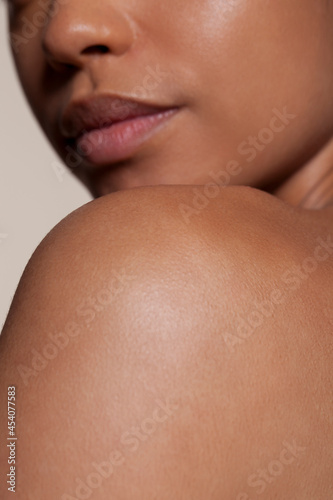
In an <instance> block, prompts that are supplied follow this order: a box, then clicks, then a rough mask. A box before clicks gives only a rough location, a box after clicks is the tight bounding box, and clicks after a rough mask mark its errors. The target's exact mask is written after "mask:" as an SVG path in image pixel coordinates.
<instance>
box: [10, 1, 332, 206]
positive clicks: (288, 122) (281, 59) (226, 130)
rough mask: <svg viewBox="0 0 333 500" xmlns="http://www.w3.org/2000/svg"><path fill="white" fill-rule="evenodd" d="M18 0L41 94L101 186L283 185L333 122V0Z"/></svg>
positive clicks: (44, 116)
mask: <svg viewBox="0 0 333 500" xmlns="http://www.w3.org/2000/svg"><path fill="white" fill-rule="evenodd" d="M8 1H9V2H10V6H9V19H10V31H11V46H12V50H13V54H14V58H15V62H16V65H17V69H18V73H19V77H20V79H21V82H22V85H23V88H24V91H25V93H26V95H27V97H28V100H29V102H30V104H31V107H32V109H33V111H34V113H35V115H36V117H37V119H38V121H39V122H40V124H41V126H42V128H43V129H44V131H45V133H46V135H47V136H48V138H49V140H50V141H51V143H52V144H53V146H54V147H55V149H56V150H57V151H58V153H59V155H60V156H61V157H62V158H63V160H64V161H65V162H66V163H67V165H68V166H69V167H70V168H72V169H73V172H74V173H75V174H76V175H77V176H78V177H79V178H80V179H81V180H82V181H83V182H84V183H85V184H86V185H87V186H88V187H89V188H90V189H91V191H92V192H93V193H94V195H95V196H100V195H103V194H106V193H108V192H111V191H115V190H118V189H125V188H131V187H134V186H141V185H155V184H206V183H220V184H248V185H252V186H255V187H262V188H263V187H265V186H270V185H277V184H278V183H280V182H282V181H283V179H284V178H285V177H286V176H289V175H290V174H291V173H292V172H293V171H295V170H297V169H298V168H299V167H300V166H301V165H302V164H303V163H304V162H306V161H307V160H308V159H310V158H311V157H312V156H313V155H314V154H315V153H316V151H318V150H319V149H320V148H321V147H322V146H323V145H324V143H325V142H326V141H328V139H329V138H330V137H331V135H332V132H333V99H332V97H333V6H332V4H331V2H330V1H329V0H293V1H292V2H291V1H290V0H278V1H277V0H168V1H167V2H164V1H162V0H8ZM118 98H121V99H125V100H128V101H129V102H128V103H126V102H123V101H121V100H119V99H118ZM117 99H118V100H117ZM133 101H134V102H133ZM136 101H138V103H139V104H138V103H137V102H136ZM142 103H143V104H146V105H150V106H154V109H150V108H147V109H146V108H144V107H142ZM159 108H163V109H159ZM167 110H170V112H167ZM171 110H173V111H171ZM157 111H161V112H162V114H156V113H157ZM140 113H141V115H142V114H147V113H149V114H152V113H154V117H153V118H152V117H151V118H150V119H148V118H147V117H146V118H141V119H140V118H138V116H137V115H140ZM131 116H132V120H133V119H134V117H136V120H135V122H134V121H132V122H131V123H132V125H131V126H129V125H128V124H129V123H130V122H127V124H126V122H124V123H123V124H119V123H118V125H117V126H116V125H113V127H117V128H112V126H111V128H110V124H111V122H112V121H113V122H115V121H116V120H119V119H121V120H124V119H125V118H126V117H127V118H128V119H129V118H131ZM111 118H112V119H111ZM135 123H136V125H135ZM133 124H134V125H133ZM92 127H100V128H101V127H103V130H99V131H97V132H96V131H95V132H89V131H90V130H91V128H92ZM134 128H135V130H136V132H133V129H134Z"/></svg>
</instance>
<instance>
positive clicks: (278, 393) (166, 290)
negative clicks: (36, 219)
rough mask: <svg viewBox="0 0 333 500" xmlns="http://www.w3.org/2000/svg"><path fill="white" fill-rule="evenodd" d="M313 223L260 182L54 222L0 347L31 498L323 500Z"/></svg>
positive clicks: (326, 355)
mask: <svg viewBox="0 0 333 500" xmlns="http://www.w3.org/2000/svg"><path fill="white" fill-rule="evenodd" d="M207 201H208V202H207ZM318 221H319V219H318V218H316V217H315V216H314V215H311V214H310V215H308V216H304V214H303V213H302V212H300V211H299V210H296V209H292V208H290V207H287V206H286V205H284V204H283V203H282V202H280V201H279V200H276V199H275V198H273V197H272V196H269V195H266V194H265V193H261V192H260V191H257V190H254V189H251V188H241V187H239V188H238V187H235V188H225V189H224V190H222V191H221V193H220V195H219V196H218V197H211V198H208V197H207V193H206V194H205V191H204V187H202V188H199V187H191V186H172V187H167V186H161V187H154V188H140V189H135V190H130V191H126V192H120V193H116V194H114V195H110V196H106V197H103V198H101V199H98V200H95V201H94V202H91V203H89V204H87V205H85V206H83V207H81V208H80V209H79V210H77V211H75V212H73V213H72V214H70V215H69V216H68V217H67V218H66V219H64V220H63V221H62V222H61V223H60V224H59V225H58V226H56V227H55V228H54V229H53V230H52V231H51V232H50V234H49V235H48V236H47V237H46V238H45V239H44V240H43V242H42V243H41V244H40V245H39V247H38V248H37V250H36V252H35V254H34V255H33V257H32V259H31V260H30V262H29V264H28V266H27V268H26V270H25V273H24V275H23V277H22V280H21V283H20V285H19V287H18V290H17V293H16V296H15V299H14V302H13V305H12V309H11V311H10V314H9V317H8V320H7V322H6V325H5V328H4V333H3V335H2V336H1V338H0V365H1V373H0V381H1V385H3V386H5V385H10V386H16V387H17V388H18V402H17V403H18V416H19V417H18V423H19V428H20V439H21V444H20V446H21V450H22V454H21V458H20V478H21V484H22V488H23V489H24V493H25V494H26V498H41V492H43V491H46V488H47V490H48V498H49V499H50V500H53V499H54V500H55V499H56V498H57V499H59V498H60V499H61V500H73V498H83V497H86V498H88V497H89V496H90V495H92V493H93V492H94V494H95V498H98V499H100V500H106V499H108V498H110V496H111V495H112V496H114V497H121V498H124V500H129V499H137V500H139V499H141V498H155V497H156V496H158V497H159V498H161V499H163V500H171V499H175V498H176V499H177V498H193V499H194V498H198V499H202V498H207V499H210V498H211V499H213V498H222V497H225V498H235V499H237V500H250V499H251V498H252V497H253V496H254V495H256V494H261V493H263V492H264V491H266V490H267V494H268V497H273V496H274V497H276V498H284V497H293V498H304V499H306V500H308V499H309V500H310V498H313V492H315V493H316V498H318V499H320V500H324V499H327V498H328V497H329V488H330V481H331V477H332V460H331V449H332V443H333V437H332V421H331V414H332V398H331V397H330V395H331V394H332V391H333V387H332V382H331V378H332V377H331V366H332V320H333V319H332V295H330V293H331V284H330V283H331V277H332V260H333V248H332V238H331V235H330V234H329V227H326V226H325V224H326V223H325V222H324V221H323V222H320V221H319V222H318ZM1 397H2V398H3V397H4V396H3V394H2V396H1ZM45 401H47V405H46V406H45ZM4 407H5V401H1V409H0V411H3V410H2V409H3V408H4ZM50 416H52V418H50ZM0 418H1V421H2V420H5V415H4V413H0ZM24 429H25V430H24ZM41 430H42V431H43V432H41ZM23 450H24V451H23ZM46 450H47V454H46V453H45V451H46ZM64 450H67V451H66V453H64ZM1 453H3V452H2V451H1V452H0V454H1ZM0 457H1V458H3V457H2V455H0ZM37 462H40V463H43V468H42V470H43V471H44V473H42V474H41V475H40V477H37V476H36V473H35V472H34V467H33V464H35V463H37ZM272 464H275V465H272ZM276 464H278V465H276ZM314 464H315V465H314ZM259 470H260V471H264V473H261V472H258V471H259ZM277 470H278V471H279V474H280V475H281V478H279V477H278V474H277V472H276V471H277ZM198 471H200V473H198ZM282 472H283V476H282ZM111 476H112V481H110V480H109V478H110V477H111ZM278 479H279V480H278ZM305 479H306V481H305ZM2 487H3V486H0V488H2ZM269 488H273V489H272V490H270V491H271V493H268V491H269V490H268V489H269ZM274 488H275V489H274ZM0 492H1V489H0ZM22 498H23V497H22Z"/></svg>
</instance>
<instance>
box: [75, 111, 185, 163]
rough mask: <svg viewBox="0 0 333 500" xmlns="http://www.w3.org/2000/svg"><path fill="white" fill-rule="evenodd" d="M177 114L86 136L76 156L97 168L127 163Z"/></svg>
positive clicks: (146, 118) (142, 119) (144, 118)
mask: <svg viewBox="0 0 333 500" xmlns="http://www.w3.org/2000/svg"><path fill="white" fill-rule="evenodd" d="M177 111H178V109H169V110H167V111H163V112H161V113H156V114H152V115H147V116H141V117H140V116H139V117H137V118H133V119H130V120H125V121H123V122H118V123H115V124H113V125H111V126H110V127H105V128H102V129H96V130H92V131H90V132H86V133H84V134H83V135H82V136H81V137H80V138H79V139H78V140H77V141H76V149H77V152H78V153H79V154H80V156H81V157H84V158H85V159H86V160H88V162H89V163H92V164H96V165H106V164H110V163H115V162H119V161H122V160H126V159H128V158H130V157H131V156H132V155H133V154H134V153H135V151H136V150H137V148H138V147H139V146H140V145H141V144H142V143H143V142H145V141H146V140H147V139H148V138H149V137H150V136H151V135H152V133H155V132H156V131H157V130H158V129H159V128H160V126H162V125H163V124H164V123H165V121H166V120H168V119H169V118H171V116H173V115H174V114H175V113H176V112H177Z"/></svg>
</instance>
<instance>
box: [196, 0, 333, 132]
mask: <svg viewBox="0 0 333 500" xmlns="http://www.w3.org/2000/svg"><path fill="white" fill-rule="evenodd" d="M225 4H228V5H229V9H227V8H225V7H223V5H225ZM319 4H320V5H319ZM209 5H210V6H211V7H210V10H205V9H203V11H204V12H205V15H202V16H201V18H200V26H201V27H202V26H203V27H204V29H203V30H201V34H200V27H199V26H198V27H197V30H196V29H195V28H194V27H193V30H192V33H194V35H192V44H191V48H190V46H189V50H191V58H189V60H190V61H191V60H192V61H194V64H195V65H196V68H197V71H196V73H197V75H196V76H197V78H196V88H197V89H198V92H199V91H200V89H205V92H202V90H201V92H202V100H201V104H202V112H203V113H204V114H206V115H207V119H208V118H209V117H210V119H215V118H216V120H217V122H218V120H220V122H221V120H223V122H224V123H226V124H227V127H226V129H227V130H232V131H233V132H232V133H233V134H236V135H239V138H240V139H241V137H242V136H244V134H248V133H249V132H255V131H256V129H258V128H260V127H262V126H263V125H264V124H265V123H266V121H267V119H268V118H269V117H270V116H271V113H272V109H273V108H281V107H284V106H289V107H290V109H291V112H293V113H295V114H296V115H298V116H300V120H299V124H302V126H303V125H304V126H305V122H307V123H309V120H310V121H311V120H315V123H313V122H312V125H311V127H312V128H313V127H314V126H315V125H316V123H317V122H318V121H319V120H320V119H321V120H324V123H325V120H326V121H327V124H328V122H329V123H330V122H331V121H332V119H331V116H332V111H333V107H332V99H331V96H332V92H333V79H332V75H333V65H332V61H333V30H332V19H327V12H326V10H325V8H324V2H319V1H318V2H317V3H316V5H315V6H314V3H313V2H310V1H306V0H302V2H300V1H299V0H294V3H293V4H292V5H291V4H290V2H287V0H280V1H279V2H274V3H273V2H266V1H264V0H252V1H251V2H249V1H248V2H246V1H244V0H237V1H236V0H235V2H234V3H233V2H222V1H221V2H210V3H209ZM325 5H326V3H325ZM214 6H215V11H214ZM207 89H209V92H207ZM204 94H205V95H204ZM221 114H223V117H222V118H221ZM320 117H321V118H320Z"/></svg>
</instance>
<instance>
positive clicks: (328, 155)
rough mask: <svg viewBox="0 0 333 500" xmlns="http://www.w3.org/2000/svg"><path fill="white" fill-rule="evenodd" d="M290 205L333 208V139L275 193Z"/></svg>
mask: <svg viewBox="0 0 333 500" xmlns="http://www.w3.org/2000/svg"><path fill="white" fill-rule="evenodd" d="M273 194H274V195H275V196H277V197H278V198H280V199H282V200H283V201H285V202H286V203H289V204H290V205H294V206H297V207H300V208H304V209H309V210H322V209H326V208H329V212H330V213H332V210H333V139H331V140H330V141H329V142H328V143H327V144H326V145H325V146H324V147H323V148H322V149H321V150H320V151H319V153H317V154H316V155H315V156H314V157H313V158H312V159H311V160H310V161H309V162H308V163H306V164H305V165H304V166H302V167H301V168H300V169H299V170H297V172H296V173H294V174H293V175H292V176H291V177H289V178H288V179H287V180H286V181H284V182H283V184H282V185H280V186H279V187H278V188H277V189H276V190H275V191H274V193H273Z"/></svg>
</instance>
